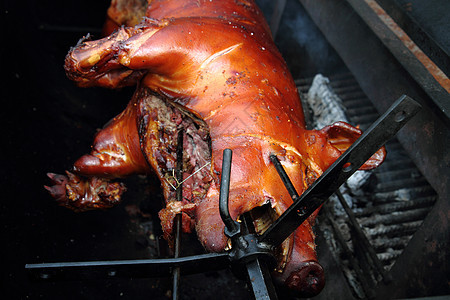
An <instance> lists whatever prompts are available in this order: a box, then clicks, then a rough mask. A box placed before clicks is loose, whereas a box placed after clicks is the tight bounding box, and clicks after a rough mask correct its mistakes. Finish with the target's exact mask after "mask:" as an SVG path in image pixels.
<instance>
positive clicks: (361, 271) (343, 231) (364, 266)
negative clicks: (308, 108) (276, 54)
mask: <svg viewBox="0 0 450 300" xmlns="http://www.w3.org/2000/svg"><path fill="white" fill-rule="evenodd" d="M313 79H314V78H312V77H311V78H305V79H300V80H296V84H297V88H298V90H299V92H300V93H302V94H306V93H307V92H308V90H309V88H310V87H311V84H312V82H313ZM329 80H330V83H329V85H330V87H331V88H332V89H333V91H334V93H335V94H336V95H337V96H338V97H339V98H340V99H341V100H342V103H343V106H344V107H345V109H346V115H347V117H348V119H349V121H350V123H351V124H352V125H359V127H360V128H361V129H362V130H363V131H364V130H365V129H367V128H368V127H369V126H370V125H371V124H372V123H373V122H374V121H375V120H376V119H377V118H378V117H379V114H378V112H377V111H376V109H375V108H374V106H373V105H372V103H371V101H370V100H369V99H368V98H367V97H366V95H365V94H364V92H363V91H362V90H361V88H360V87H359V85H358V83H357V81H356V79H355V78H354V77H353V76H352V75H351V74H350V73H344V74H338V75H334V76H330V77H329ZM386 149H387V153H388V155H387V158H386V160H385V162H384V163H383V164H382V165H381V166H380V167H379V168H377V169H376V170H374V171H373V172H372V175H371V177H370V179H369V181H368V183H366V184H364V185H363V187H362V193H361V191H358V193H357V194H356V193H354V194H352V192H351V190H349V189H346V191H347V194H346V195H345V197H351V198H352V203H353V205H352V207H351V211H352V215H353V216H354V217H355V219H356V221H357V223H358V225H359V227H360V228H361V229H362V232H363V233H364V234H365V235H366V237H367V240H368V241H369V243H370V247H372V248H373V251H374V252H375V253H376V256H377V258H378V260H379V262H380V263H381V265H382V267H383V269H384V271H385V272H389V270H390V269H391V267H392V266H393V265H394V263H395V261H396V260H397V258H398V257H399V256H400V255H401V253H402V252H403V250H404V249H405V247H406V246H407V244H408V242H409V240H410V239H411V237H412V236H413V235H414V233H415V232H416V230H417V229H418V228H419V227H420V225H421V224H422V222H423V220H424V219H425V217H426V216H427V214H428V212H429V211H430V210H431V209H432V207H433V205H434V203H435V201H436V200H437V195H436V192H435V191H434V190H433V189H432V187H431V186H430V185H429V184H428V182H427V181H426V179H425V178H424V177H423V176H422V175H421V173H420V172H419V170H418V169H417V168H416V167H415V165H414V163H413V162H412V161H411V160H410V158H409V157H408V155H407V154H406V152H405V151H404V150H403V148H402V146H401V145H400V143H399V142H398V141H397V139H393V140H391V141H389V142H388V143H387V145H386ZM358 225H357V226H358ZM354 226H355V225H354V224H353V225H352V224H351V222H350V221H349V217H348V216H347V215H345V214H343V213H342V210H341V211H339V209H336V205H334V206H333V203H332V202H328V203H327V204H326V205H325V207H324V210H323V213H322V214H321V217H320V218H319V230H320V231H321V232H323V235H324V236H325V239H326V240H327V243H328V244H329V246H330V248H331V249H332V253H333V254H334V255H335V259H336V260H337V262H338V263H339V264H340V265H341V266H342V271H343V273H344V274H345V276H346V278H347V281H348V283H349V285H350V286H351V287H352V289H353V292H354V295H355V296H356V297H357V298H371V297H373V295H374V288H375V287H376V285H377V282H378V281H380V280H382V278H383V277H385V276H384V275H383V274H382V273H381V274H380V273H379V272H378V273H377V271H376V268H375V267H374V265H375V264H376V262H374V261H373V259H371V258H370V257H368V255H367V253H366V252H367V249H364V245H362V244H364V243H363V242H362V241H361V240H360V238H359V237H358V235H356V233H355V229H354ZM382 275H383V276H382ZM386 278H387V280H389V275H387V277H385V280H386Z"/></svg>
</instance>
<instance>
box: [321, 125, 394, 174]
mask: <svg viewBox="0 0 450 300" xmlns="http://www.w3.org/2000/svg"><path fill="white" fill-rule="evenodd" d="M320 131H321V132H322V133H324V134H325V135H326V138H327V140H328V142H329V143H330V144H331V145H332V146H333V147H335V148H336V149H337V150H338V151H339V152H341V153H344V152H345V150H347V149H348V148H349V147H350V146H351V145H352V144H353V143H354V142H355V141H356V140H357V139H358V138H359V137H360V136H361V134H362V131H361V130H360V129H359V128H356V127H353V126H352V125H350V124H347V123H345V122H337V123H334V124H333V125H330V126H327V127H324V128H323V129H322V130H320ZM385 157H386V149H385V147H384V146H383V147H382V148H380V149H379V150H378V151H377V152H376V153H375V154H374V155H372V156H371V157H370V158H369V160H368V161H366V162H365V163H364V165H362V166H361V168H359V169H360V170H370V169H374V168H376V167H378V166H379V165H381V163H382V162H383V161H384V159H385Z"/></svg>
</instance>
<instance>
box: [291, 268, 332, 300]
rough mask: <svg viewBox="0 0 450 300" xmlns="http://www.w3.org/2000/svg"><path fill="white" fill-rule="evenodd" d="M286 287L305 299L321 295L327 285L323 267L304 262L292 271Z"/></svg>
mask: <svg viewBox="0 0 450 300" xmlns="http://www.w3.org/2000/svg"><path fill="white" fill-rule="evenodd" d="M285 285H286V286H287V287H288V288H290V289H292V290H295V291H297V292H299V293H300V295H302V296H304V297H312V296H315V295H317V294H319V293H320V291H321V290H322V289H323V287H324V285H325V274H324V271H323V268H322V266H321V265H320V264H319V263H318V262H316V261H306V262H303V263H302V264H301V265H299V267H298V268H297V269H296V270H294V271H292V272H291V274H290V275H289V276H288V278H287V279H286V281H285Z"/></svg>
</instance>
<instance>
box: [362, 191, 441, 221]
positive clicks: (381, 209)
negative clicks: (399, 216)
mask: <svg viewBox="0 0 450 300" xmlns="http://www.w3.org/2000/svg"><path fill="white" fill-rule="evenodd" d="M434 202H436V197H435V196H430V197H423V198H417V199H413V200H409V201H404V202H393V203H388V204H382V205H378V206H371V207H367V208H363V209H356V210H354V212H355V216H356V217H357V218H360V217H367V216H369V215H372V214H390V213H392V212H398V211H404V210H410V209H414V208H423V207H431V206H432V205H433V204H434Z"/></svg>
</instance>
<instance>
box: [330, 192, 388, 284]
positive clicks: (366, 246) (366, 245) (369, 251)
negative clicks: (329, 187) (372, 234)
mask: <svg viewBox="0 0 450 300" xmlns="http://www.w3.org/2000/svg"><path fill="white" fill-rule="evenodd" d="M336 195H337V197H338V199H339V202H340V203H341V205H342V207H343V208H344V210H345V212H346V213H347V216H348V219H349V221H350V224H351V226H352V228H353V230H354V232H355V235H356V238H357V239H358V241H359V242H360V243H361V246H362V247H363V253H365V254H366V255H368V256H369V258H370V260H371V261H372V262H373V265H371V266H372V268H373V269H375V270H376V271H377V272H378V273H379V274H380V275H381V276H382V277H383V279H384V281H385V282H390V281H391V280H392V278H391V277H390V276H389V275H388V273H387V272H386V270H385V269H384V268H383V265H382V264H381V262H380V260H379V259H378V257H377V254H376V253H375V249H374V248H373V247H372V245H371V244H370V242H369V240H368V239H367V237H366V235H365V234H364V232H363V231H362V229H361V226H359V223H358V221H357V220H356V217H355V215H354V214H353V212H352V210H351V209H350V207H349V206H348V204H347V202H346V201H345V199H344V196H343V195H342V193H341V192H340V191H339V190H338V191H336Z"/></svg>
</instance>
